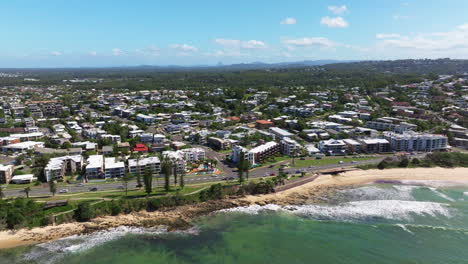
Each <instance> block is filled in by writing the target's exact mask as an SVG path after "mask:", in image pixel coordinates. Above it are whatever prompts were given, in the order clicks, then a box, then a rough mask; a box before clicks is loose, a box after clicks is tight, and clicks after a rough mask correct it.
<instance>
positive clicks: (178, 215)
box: [0, 168, 468, 248]
mask: <svg viewBox="0 0 468 264" xmlns="http://www.w3.org/2000/svg"><path fill="white" fill-rule="evenodd" d="M386 181H391V182H396V183H401V184H413V185H426V184H432V185H434V184H440V185H468V168H453V169H447V168H416V169H406V168H405V169H388V170H355V171H349V172H345V173H342V174H339V175H334V176H333V175H320V176H319V177H317V178H316V179H315V180H313V181H310V182H307V183H305V184H303V185H300V186H296V187H294V188H291V189H287V190H284V191H281V192H277V193H272V194H266V195H256V196H246V197H240V198H234V199H224V200H220V201H210V202H204V203H199V204H194V205H185V206H180V207H176V208H169V209H166V210H161V211H156V212H146V211H142V212H136V213H131V214H126V215H123V214H122V215H118V216H105V217H99V218H95V219H92V220H91V221H89V222H84V223H80V222H73V223H67V224H62V225H58V226H47V227H40V228H33V229H21V230H17V231H2V232H0V248H12V247H17V246H22V245H30V244H35V243H41V242H46V241H50V240H56V239H60V238H64V237H68V236H72V235H79V234H87V233H92V232H95V231H99V230H107V229H110V228H115V227H119V226H136V227H157V226H168V227H169V229H170V230H174V229H187V228H189V227H190V226H191V224H190V222H191V221H192V220H193V219H194V218H196V217H199V216H202V215H207V214H209V213H211V212H214V211H218V210H221V209H227V208H233V207H238V206H247V205H252V204H260V205H264V204H277V205H292V204H303V203H305V202H308V203H313V202H321V201H322V200H323V199H324V198H326V197H327V196H328V195H330V194H332V193H333V192H334V191H335V190H337V189H342V188H346V187H349V186H358V185H365V184H371V183H379V182H386Z"/></svg>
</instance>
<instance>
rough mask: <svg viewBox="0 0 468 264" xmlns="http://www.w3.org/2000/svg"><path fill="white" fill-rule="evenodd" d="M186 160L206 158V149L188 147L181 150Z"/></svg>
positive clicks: (192, 160)
mask: <svg viewBox="0 0 468 264" xmlns="http://www.w3.org/2000/svg"><path fill="white" fill-rule="evenodd" d="M180 151H181V152H182V153H183V155H184V159H185V161H186V162H195V161H200V160H204V159H205V157H206V153H205V150H204V149H202V148H188V149H182V150H180Z"/></svg>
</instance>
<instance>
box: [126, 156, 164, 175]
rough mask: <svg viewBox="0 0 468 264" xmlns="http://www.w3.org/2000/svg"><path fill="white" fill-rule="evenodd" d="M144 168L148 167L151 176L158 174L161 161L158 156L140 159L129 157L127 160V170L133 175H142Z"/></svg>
mask: <svg viewBox="0 0 468 264" xmlns="http://www.w3.org/2000/svg"><path fill="white" fill-rule="evenodd" d="M146 169H149V170H150V171H151V172H152V173H153V176H156V175H158V174H159V173H160V172H161V161H160V160H159V158H158V157H148V158H142V159H139V160H137V159H129V160H128V171H129V172H130V173H131V174H133V175H134V176H135V175H144V174H145V171H146Z"/></svg>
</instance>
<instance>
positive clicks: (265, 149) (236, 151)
mask: <svg viewBox="0 0 468 264" xmlns="http://www.w3.org/2000/svg"><path fill="white" fill-rule="evenodd" d="M241 152H244V159H246V160H248V161H249V162H250V164H252V165H255V164H257V163H262V162H263V161H264V160H265V159H267V158H269V157H272V156H274V155H276V154H278V153H279V152H280V144H278V143H276V142H274V141H270V142H267V143H265V144H263V145H260V146H257V147H255V148H253V149H251V150H247V149H246V148H244V147H241V146H234V147H233V148H232V160H233V161H234V162H239V159H240V156H241V155H240V154H241Z"/></svg>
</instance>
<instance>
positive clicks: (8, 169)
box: [0, 164, 14, 184]
mask: <svg viewBox="0 0 468 264" xmlns="http://www.w3.org/2000/svg"><path fill="white" fill-rule="evenodd" d="M13 171H14V166H13V165H1V164H0V184H8V183H10V181H11V178H12V177H13Z"/></svg>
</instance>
